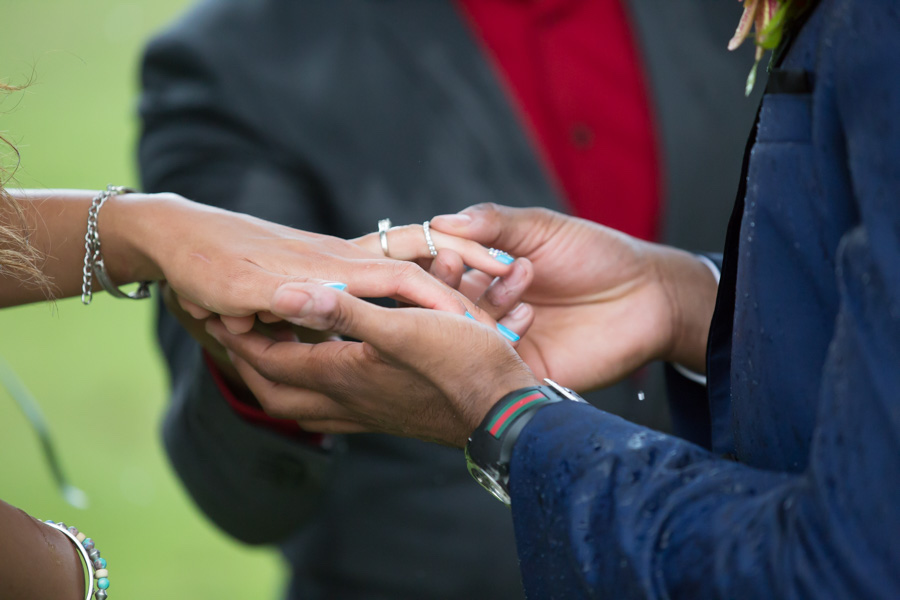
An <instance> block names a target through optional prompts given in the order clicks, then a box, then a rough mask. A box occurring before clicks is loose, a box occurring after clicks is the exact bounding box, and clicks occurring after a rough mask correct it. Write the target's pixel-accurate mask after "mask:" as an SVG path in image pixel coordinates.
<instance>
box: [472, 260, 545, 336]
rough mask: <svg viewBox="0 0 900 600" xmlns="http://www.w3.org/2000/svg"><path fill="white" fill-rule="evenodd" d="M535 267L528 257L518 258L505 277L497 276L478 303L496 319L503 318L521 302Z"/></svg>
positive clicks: (532, 277)
mask: <svg viewBox="0 0 900 600" xmlns="http://www.w3.org/2000/svg"><path fill="white" fill-rule="evenodd" d="M533 279H534V267H533V266H532V265H531V262H530V261H529V260H528V259H526V258H520V259H518V260H516V262H515V263H513V265H512V270H511V271H510V272H509V274H508V275H506V276H505V277H498V278H496V279H495V280H494V281H493V282H492V283H491V284H490V285H489V286H488V288H487V289H486V290H485V291H484V293H483V294H482V295H481V297H480V298H478V301H477V302H476V305H477V306H478V307H479V308H481V309H482V310H483V311H485V312H486V313H487V314H488V315H490V316H491V317H492V318H494V319H496V320H498V321H499V320H500V319H502V318H503V317H504V316H505V315H506V313H508V312H509V311H510V310H512V308H513V307H514V306H516V305H517V304H519V302H520V301H521V299H522V296H523V295H524V294H525V291H526V290H527V289H528V286H529V285H531V281H532V280H533Z"/></svg>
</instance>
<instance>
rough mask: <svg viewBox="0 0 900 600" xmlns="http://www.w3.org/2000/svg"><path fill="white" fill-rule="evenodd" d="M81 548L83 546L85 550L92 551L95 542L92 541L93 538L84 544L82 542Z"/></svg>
mask: <svg viewBox="0 0 900 600" xmlns="http://www.w3.org/2000/svg"><path fill="white" fill-rule="evenodd" d="M81 546H82V547H83V548H84V549H85V550H91V549H93V548H94V540H92V539H91V538H87V539H86V540H84V541H83V542H81Z"/></svg>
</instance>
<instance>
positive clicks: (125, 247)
mask: <svg viewBox="0 0 900 600" xmlns="http://www.w3.org/2000/svg"><path fill="white" fill-rule="evenodd" d="M183 201H184V200H183V199H181V198H180V197H179V196H177V195H175V194H139V193H132V194H125V195H120V196H114V197H111V198H110V199H109V200H108V201H107V202H106V204H105V206H104V208H103V210H102V211H101V213H100V218H99V220H98V228H99V231H100V239H101V244H102V249H103V259H104V263H105V264H106V266H107V270H108V271H109V274H110V276H111V277H112V279H113V281H114V282H115V283H116V284H118V285H123V284H126V283H131V282H134V281H158V280H161V279H164V278H165V274H164V273H163V271H162V269H161V268H160V266H159V264H160V259H159V255H160V253H161V252H166V251H168V252H171V251H172V248H171V247H167V246H168V244H167V243H166V240H167V238H171V227H172V225H173V223H174V221H175V220H176V219H174V218H171V213H172V210H173V209H174V208H176V206H177V204H178V203H179V202H183Z"/></svg>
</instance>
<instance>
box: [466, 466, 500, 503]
mask: <svg viewBox="0 0 900 600" xmlns="http://www.w3.org/2000/svg"><path fill="white" fill-rule="evenodd" d="M468 466H469V473H470V474H471V475H472V477H473V478H474V479H475V481H477V482H478V483H480V484H481V487H483V488H484V489H486V490H487V491H489V492H490V493H491V494H493V495H494V497H495V498H496V499H497V500H499V501H500V502H502V503H503V504H505V505H507V506H509V504H510V497H509V492H507V491H506V490H505V489H504V488H503V486H502V485H500V483H499V482H498V481H497V480H496V479H494V478H493V477H492V476H491V475H490V474H489V473H486V472H485V471H484V470H483V469H482V468H481V467H479V466H478V465H476V464H475V463H473V462H472V461H471V460H470V461H468Z"/></svg>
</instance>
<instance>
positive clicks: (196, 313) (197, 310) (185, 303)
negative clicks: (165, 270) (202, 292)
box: [161, 283, 212, 319]
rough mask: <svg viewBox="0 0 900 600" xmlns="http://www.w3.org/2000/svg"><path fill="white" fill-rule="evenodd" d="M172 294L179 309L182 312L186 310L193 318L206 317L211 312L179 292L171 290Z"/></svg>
mask: <svg viewBox="0 0 900 600" xmlns="http://www.w3.org/2000/svg"><path fill="white" fill-rule="evenodd" d="M161 285H166V284H165V283H163V284H161ZM166 287H168V286H166ZM173 295H174V297H175V298H176V299H177V300H178V305H179V306H181V309H182V310H183V311H184V312H186V313H187V314H189V315H191V316H192V317H194V318H195V319H206V318H208V317H209V316H210V315H212V313H211V312H210V311H208V310H206V309H205V308H203V307H202V306H199V305H197V304H195V303H193V302H191V301H190V300H188V299H187V298H185V297H183V296H180V295H179V294H177V293H174V292H173Z"/></svg>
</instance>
